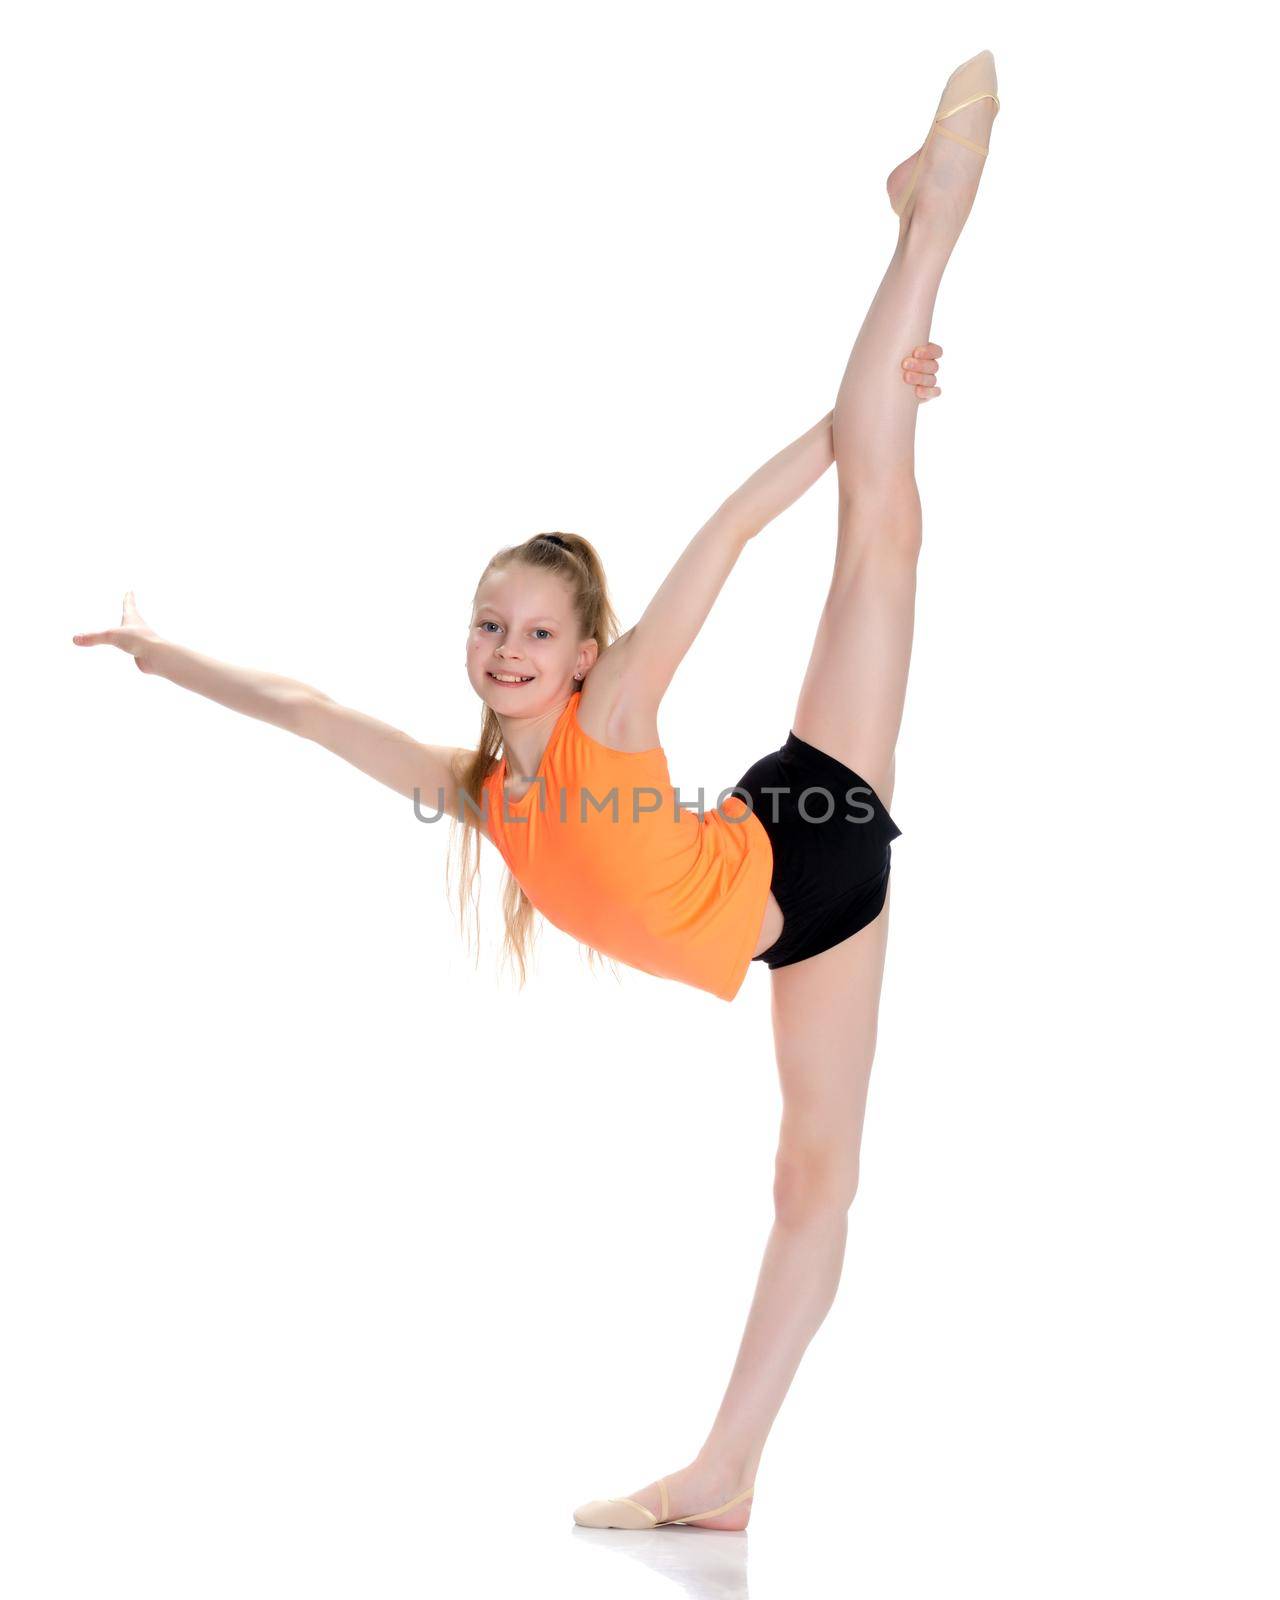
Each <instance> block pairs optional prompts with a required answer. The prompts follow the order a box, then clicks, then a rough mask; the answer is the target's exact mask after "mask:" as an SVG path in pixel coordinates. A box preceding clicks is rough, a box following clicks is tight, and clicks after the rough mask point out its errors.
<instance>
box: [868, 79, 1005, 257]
mask: <svg viewBox="0 0 1280 1600" xmlns="http://www.w3.org/2000/svg"><path fill="white" fill-rule="evenodd" d="M977 100H994V101H995V103H996V110H997V111H999V109H1000V98H999V96H998V95H997V94H996V58H995V57H994V56H993V55H992V54H991V52H990V50H983V51H981V52H980V53H979V54H978V55H976V56H973V57H972V58H971V59H970V60H968V61H966V62H964V63H963V64H962V65H961V66H958V67H957V68H956V70H955V71H954V72H953V73H952V74H951V76H950V77H949V78H948V79H947V86H946V88H945V89H944V90H943V91H942V99H941V100H940V101H939V102H938V113H937V115H936V116H935V117H934V119H933V121H932V122H931V123H930V125H929V131H928V133H927V134H926V135H925V139H924V143H923V144H922V145H921V146H920V151H919V154H918V155H917V156H916V164H915V166H914V167H913V168H912V169H911V178H910V181H909V182H908V184H907V187H906V189H905V190H904V191H903V193H902V198H901V199H900V200H899V201H898V203H897V205H895V206H894V207H893V209H894V211H895V212H896V213H897V215H898V216H899V217H900V218H901V219H902V225H903V227H905V226H906V224H907V222H908V221H909V220H910V216H911V210H912V207H911V201H912V199H913V197H914V195H915V188H916V179H917V178H918V177H919V176H920V163H921V162H922V161H923V160H924V153H925V151H926V150H927V149H928V148H929V141H930V139H932V138H933V136H934V134H935V133H941V134H944V135H945V136H946V137H947V138H948V139H954V140H955V142H956V143H957V144H962V145H964V146H965V147H966V148H967V149H969V150H975V151H976V152H977V153H978V154H979V155H980V156H985V155H987V154H989V152H988V150H987V147H986V145H983V144H977V143H976V142H975V141H974V140H973V139H966V138H965V137H964V135H963V134H959V133H953V132H952V131H951V129H950V128H944V127H943V123H944V122H945V121H946V119H947V118H948V117H952V116H954V115H955V114H956V112H957V111H963V110H964V108H965V107H966V106H971V105H973V104H974V102H975V101H977Z"/></svg>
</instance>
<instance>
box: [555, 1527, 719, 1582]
mask: <svg viewBox="0 0 1280 1600" xmlns="http://www.w3.org/2000/svg"><path fill="white" fill-rule="evenodd" d="M571 1531H572V1535H573V1537H574V1538H575V1539H581V1540H584V1541H585V1542H586V1543H587V1544H588V1545H590V1546H592V1547H593V1549H595V1550H596V1551H598V1552H599V1553H600V1554H601V1555H602V1556H612V1557H614V1558H615V1559H625V1560H629V1561H639V1562H640V1563H641V1564H642V1565H643V1566H646V1567H648V1568H650V1569H651V1570H652V1571H653V1572H656V1573H658V1574H659V1575H660V1576H661V1577H663V1578H668V1579H670V1581H671V1582H672V1583H674V1584H678V1585H679V1587H680V1588H682V1589H683V1590H684V1592H685V1593H686V1594H687V1595H688V1596H689V1600H748V1596H747V1534H746V1530H745V1529H743V1531H742V1532H741V1533H727V1532H725V1531H724V1530H723V1529H721V1528H649V1529H641V1530H639V1531H638V1532H635V1533H632V1532H629V1531H628V1530H626V1529H624V1528H579V1527H577V1526H575V1527H574V1528H573V1529H572V1530H571Z"/></svg>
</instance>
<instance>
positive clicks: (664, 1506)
mask: <svg viewBox="0 0 1280 1600" xmlns="http://www.w3.org/2000/svg"><path fill="white" fill-rule="evenodd" d="M755 1488H756V1486H755V1484H754V1483H753V1484H752V1485H751V1487H750V1488H749V1489H744V1490H743V1491H742V1493H741V1494H735V1495H734V1497H733V1499H732V1500H726V1501H725V1503H724V1504H723V1505H722V1506H717V1507H716V1508H715V1510H714V1511H695V1512H693V1513H692V1515H690V1516H687V1517H669V1516H668V1515H667V1512H668V1511H669V1510H670V1508H671V1502H670V1500H669V1499H668V1497H667V1480H666V1479H665V1478H659V1479H658V1494H659V1496H660V1501H659V1504H660V1506H661V1510H662V1515H661V1516H658V1517H655V1516H654V1514H653V1512H652V1511H650V1510H649V1508H648V1506H642V1505H641V1504H640V1502H639V1501H638V1500H629V1499H628V1498H627V1497H626V1496H625V1495H623V1496H622V1497H621V1498H620V1499H618V1500H589V1501H588V1502H587V1504H586V1505H585V1506H579V1507H578V1509H577V1510H576V1511H575V1512H574V1514H573V1520H574V1521H575V1522H576V1523H577V1524H578V1526H579V1527H580V1528H629V1529H633V1530H634V1529H637V1528H663V1527H667V1526H669V1525H670V1526H674V1525H675V1524H676V1523H679V1522H698V1521H700V1520H701V1519H702V1518H703V1517H721V1516H723V1515H724V1513H725V1512H726V1511H729V1510H731V1509H732V1508H733V1507H734V1506H736V1505H737V1504H738V1503H739V1502H740V1501H742V1500H745V1499H746V1498H747V1497H748V1496H749V1495H752V1494H754V1493H755Z"/></svg>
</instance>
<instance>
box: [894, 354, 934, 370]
mask: <svg viewBox="0 0 1280 1600" xmlns="http://www.w3.org/2000/svg"><path fill="white" fill-rule="evenodd" d="M902 365H903V367H904V369H905V370H906V371H907V372H929V373H933V372H936V371H937V370H938V363H937V362H936V361H922V360H917V359H916V357H914V356H908V357H907V359H906V360H905V361H904V362H903V363H902Z"/></svg>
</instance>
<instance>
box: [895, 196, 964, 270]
mask: <svg viewBox="0 0 1280 1600" xmlns="http://www.w3.org/2000/svg"><path fill="white" fill-rule="evenodd" d="M959 238H960V230H959V229H957V228H956V226H955V224H954V222H953V221H952V220H951V218H950V217H948V216H947V214H946V213H945V212H941V213H939V212H938V211H935V210H934V208H932V207H931V206H929V205H928V204H927V202H926V201H925V198H924V196H923V195H922V196H921V197H920V200H919V201H917V203H916V205H915V207H914V208H913V210H912V212H911V215H910V216H909V217H908V218H907V225H906V227H905V228H903V230H902V232H901V234H900V235H899V238H898V254H899V255H900V256H901V257H902V259H903V260H904V261H906V262H909V263H910V264H911V265H912V266H913V267H915V268H917V269H919V270H921V271H924V272H929V273H932V274H934V275H936V276H937V277H939V278H940V277H941V276H942V270H943V268H944V267H945V266H946V264H947V262H948V261H949V260H950V259H951V252H952V251H953V250H954V249H955V247H956V243H957V241H958V240H959Z"/></svg>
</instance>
